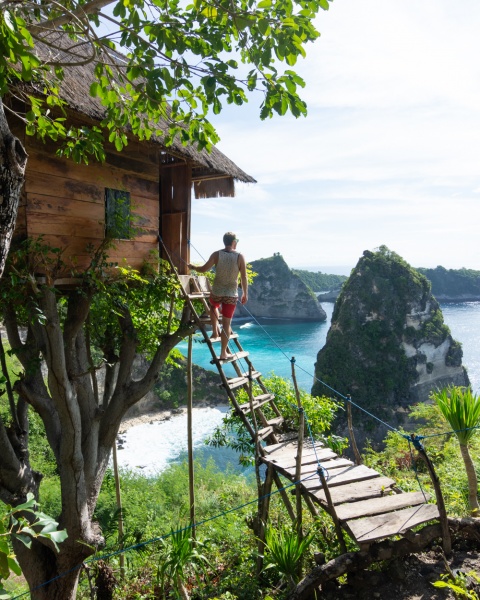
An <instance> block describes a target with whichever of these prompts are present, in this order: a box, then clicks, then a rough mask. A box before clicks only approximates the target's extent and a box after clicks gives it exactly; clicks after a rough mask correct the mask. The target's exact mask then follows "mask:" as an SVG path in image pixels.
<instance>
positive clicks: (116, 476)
mask: <svg viewBox="0 0 480 600" xmlns="http://www.w3.org/2000/svg"><path fill="white" fill-rule="evenodd" d="M112 450H113V453H112V459H113V474H114V479H115V496H116V500H117V508H118V537H119V541H120V545H121V547H122V548H123V535H124V529H123V507H122V494H121V490H120V475H119V473H118V460H117V440H115V441H114V442H113V448H112ZM119 561H120V576H121V578H122V579H124V578H125V554H124V553H123V552H121V553H120V557H119Z"/></svg>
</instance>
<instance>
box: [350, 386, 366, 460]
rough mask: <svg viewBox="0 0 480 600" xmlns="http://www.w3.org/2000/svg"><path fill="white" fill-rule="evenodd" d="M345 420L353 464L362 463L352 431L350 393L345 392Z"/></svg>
mask: <svg viewBox="0 0 480 600" xmlns="http://www.w3.org/2000/svg"><path fill="white" fill-rule="evenodd" d="M347 421H348V432H349V433H350V441H351V443H352V450H353V455H354V456H355V464H357V465H361V464H362V462H363V461H362V457H361V456H360V452H359V451H358V447H357V441H356V439H355V433H354V431H353V420H352V398H351V396H350V394H347Z"/></svg>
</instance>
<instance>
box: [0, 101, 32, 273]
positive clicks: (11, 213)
mask: <svg viewBox="0 0 480 600" xmlns="http://www.w3.org/2000/svg"><path fill="white" fill-rule="evenodd" d="M27 158H28V155H27V153H26V152H25V149H24V147H23V146H22V144H21V142H20V140H19V139H18V138H16V137H15V136H14V135H12V132H11V131H10V128H9V126H8V123H7V119H6V117H5V112H4V108H3V102H2V99H1V98H0V277H1V276H2V274H3V271H4V269H5V262H6V260H7V255H8V250H9V249H10V244H11V241H12V237H13V232H14V230H15V223H16V220H17V211H18V203H19V201H20V194H21V191H22V187H23V183H24V181H25V167H26V166H27Z"/></svg>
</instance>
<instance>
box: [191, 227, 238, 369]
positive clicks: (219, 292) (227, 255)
mask: <svg viewBox="0 0 480 600" xmlns="http://www.w3.org/2000/svg"><path fill="white" fill-rule="evenodd" d="M237 243H238V239H237V236H236V235H235V234H234V233H232V232H231V231H228V232H227V233H226V234H225V235H224V236H223V244H224V246H225V248H224V249H223V250H217V251H216V252H214V253H213V254H212V255H211V256H210V258H209V259H208V260H207V262H206V263H205V264H204V265H203V266H201V267H196V266H195V265H190V264H189V265H188V268H189V269H195V271H198V272H199V273H205V272H206V271H209V270H210V269H211V268H212V267H213V266H215V279H214V282H213V286H212V292H211V294H210V318H211V321H212V339H215V338H218V337H219V336H220V328H219V323H218V320H219V314H218V309H219V308H220V306H221V313H222V336H221V343H222V347H221V350H220V360H227V359H228V358H229V357H228V354H229V353H230V351H229V350H228V340H229V339H230V335H231V334H232V330H231V323H232V317H233V313H234V312H235V307H236V305H237V300H238V274H239V273H240V280H241V282H242V299H241V302H242V304H245V303H246V302H247V300H248V282H247V265H246V262H245V258H244V257H243V255H242V254H240V253H239V252H237V251H236V248H237Z"/></svg>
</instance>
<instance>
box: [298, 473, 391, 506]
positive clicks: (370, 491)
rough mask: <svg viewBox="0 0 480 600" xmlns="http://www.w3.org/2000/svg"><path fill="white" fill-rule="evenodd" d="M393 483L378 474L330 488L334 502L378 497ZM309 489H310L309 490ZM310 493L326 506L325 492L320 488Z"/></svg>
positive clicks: (339, 502)
mask: <svg viewBox="0 0 480 600" xmlns="http://www.w3.org/2000/svg"><path fill="white" fill-rule="evenodd" d="M394 484H395V481H394V480H393V479H390V477H383V476H379V477H376V478H374V479H368V480H366V481H358V482H357V483H355V485H345V486H342V487H333V488H332V489H331V490H330V494H331V496H332V501H333V503H334V504H335V506H336V505H337V504H342V503H344V502H356V501H359V500H367V499H368V498H378V497H379V496H384V495H385V494H387V493H388V492H389V491H390V489H391V487H392V485H394ZM309 491H310V490H309ZM310 495H311V496H313V497H314V498H315V500H316V501H317V502H319V503H320V504H321V505H322V507H325V506H327V499H326V497H325V492H324V491H323V490H322V489H319V490H312V491H311V492H310Z"/></svg>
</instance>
